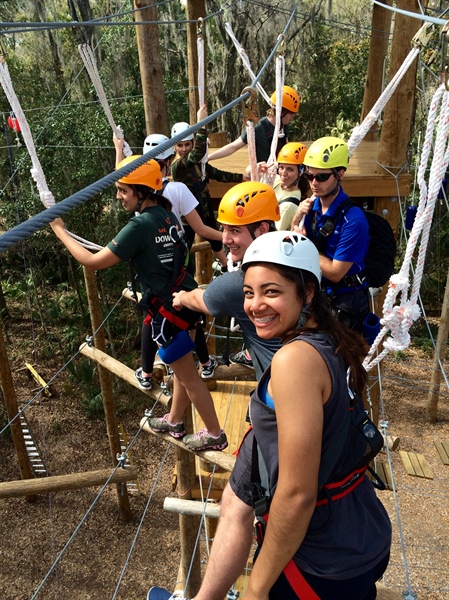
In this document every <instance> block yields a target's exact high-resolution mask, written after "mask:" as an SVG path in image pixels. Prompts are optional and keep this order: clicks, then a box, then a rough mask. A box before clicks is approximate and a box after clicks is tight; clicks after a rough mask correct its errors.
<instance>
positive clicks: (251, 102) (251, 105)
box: [242, 87, 259, 125]
mask: <svg viewBox="0 0 449 600" xmlns="http://www.w3.org/2000/svg"><path fill="white" fill-rule="evenodd" d="M246 92H250V94H251V95H250V97H249V98H247V99H246V100H242V112H243V122H244V123H246V122H247V121H253V123H254V125H256V123H257V122H258V121H259V102H258V100H257V93H256V90H255V89H254V88H252V87H246V88H244V89H243V90H242V95H243V94H245V93H246Z"/></svg>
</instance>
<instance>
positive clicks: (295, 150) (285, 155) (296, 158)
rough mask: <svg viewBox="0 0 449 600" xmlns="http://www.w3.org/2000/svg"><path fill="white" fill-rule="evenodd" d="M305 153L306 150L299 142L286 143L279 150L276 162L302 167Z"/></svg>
mask: <svg viewBox="0 0 449 600" xmlns="http://www.w3.org/2000/svg"><path fill="white" fill-rule="evenodd" d="M306 152H307V148H306V146H304V144H301V142H288V144H285V146H283V147H282V148H281V151H280V152H279V154H278V157H277V162H278V163H285V164H286V165H302V164H303V162H304V157H305V155H306Z"/></svg>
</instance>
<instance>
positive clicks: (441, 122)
mask: <svg viewBox="0 0 449 600" xmlns="http://www.w3.org/2000/svg"><path fill="white" fill-rule="evenodd" d="M436 123H437V128H436V135H435V124H436ZM448 134H449V93H448V91H447V90H446V89H445V86H444V84H442V85H441V86H440V87H439V88H438V89H437V91H436V92H435V94H434V97H433V99H432V103H431V105H430V109H429V117H428V121H427V129H426V134H425V139H424V143H423V149H422V154H421V160H420V165H419V169H418V187H419V189H420V198H419V204H418V209H417V214H416V217H415V222H414V224H413V228H412V231H411V233H410V237H409V239H408V242H407V248H406V251H405V256H404V261H403V264H402V266H401V268H400V270H399V273H397V274H395V275H392V277H391V278H390V282H389V286H388V291H387V295H386V297H385V301H384V306H383V317H382V319H381V324H382V330H381V331H380V333H379V335H378V336H377V337H376V339H375V340H374V343H373V345H372V347H371V349H370V351H369V353H368V355H367V357H366V358H365V361H364V363H363V364H364V367H365V369H367V370H369V369H371V368H372V367H373V366H374V365H376V364H378V363H379V362H380V361H381V360H382V359H383V358H384V357H385V356H386V355H387V354H388V353H389V352H390V351H396V352H397V351H399V350H404V349H405V348H407V347H408V345H409V343H410V334H409V330H410V327H411V325H412V323H413V322H414V321H416V320H417V319H418V317H419V316H420V314H421V311H420V309H419V306H418V304H417V298H418V293H419V288H420V285H421V280H422V275H423V269H424V261H425V255H426V250H427V244H428V240H429V233H430V227H431V223H432V216H433V212H434V208H435V203H436V199H437V197H438V192H439V190H440V187H441V182H442V180H443V177H444V174H445V171H446V168H447V165H448V163H449V145H448ZM434 136H435V142H434V144H433V140H434ZM433 145H434V152H433V158H432V164H431V166H430V172H429V183H428V184H427V182H426V180H425V174H426V171H427V168H428V162H429V157H430V152H431V149H432V146H433ZM419 239H421V244H420V246H419V250H418V257H417V260H416V272H415V276H414V279H413V285H412V291H411V294H410V297H408V296H407V293H408V290H409V287H410V283H409V272H410V270H411V267H412V258H413V254H414V251H415V248H416V246H417V244H418V240H419ZM398 299H399V304H397V305H396V304H395V303H396V301H397V300H398ZM388 331H390V332H391V336H390V337H389V338H388V339H386V340H385V341H384V343H383V346H384V350H382V352H380V353H379V354H378V355H377V356H376V357H375V358H374V359H373V360H371V358H372V357H373V355H374V353H375V352H376V350H377V348H378V347H379V344H380V342H381V340H382V339H383V338H384V336H385V335H386V334H387V332H388Z"/></svg>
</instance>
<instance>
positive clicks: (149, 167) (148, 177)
mask: <svg viewBox="0 0 449 600" xmlns="http://www.w3.org/2000/svg"><path fill="white" fill-rule="evenodd" d="M141 156H142V155H141V154H140V155H137V154H134V155H133V156H127V157H126V158H124V159H123V160H122V161H121V162H120V163H119V164H118V165H117V168H116V171H117V170H118V169H121V168H122V167H124V166H125V165H129V163H132V162H133V161H134V160H136V158H141ZM119 182H120V183H127V184H128V185H146V186H147V187H149V188H152V189H153V190H160V189H162V174H161V168H160V166H159V163H158V162H157V161H156V160H154V158H152V159H151V160H149V161H148V162H146V163H144V164H143V165H141V166H140V167H137V169H135V171H132V172H131V173H128V175H125V176H124V177H121V178H120V179H119Z"/></svg>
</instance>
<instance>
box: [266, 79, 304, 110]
mask: <svg viewBox="0 0 449 600" xmlns="http://www.w3.org/2000/svg"><path fill="white" fill-rule="evenodd" d="M271 103H272V104H273V106H276V92H273V94H272V95H271ZM300 104H301V100H300V98H299V96H298V94H297V92H295V90H294V89H293V88H292V87H290V86H289V85H284V89H283V91H282V108H285V110H288V111H289V112H292V113H297V112H298V110H299V105H300Z"/></svg>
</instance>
